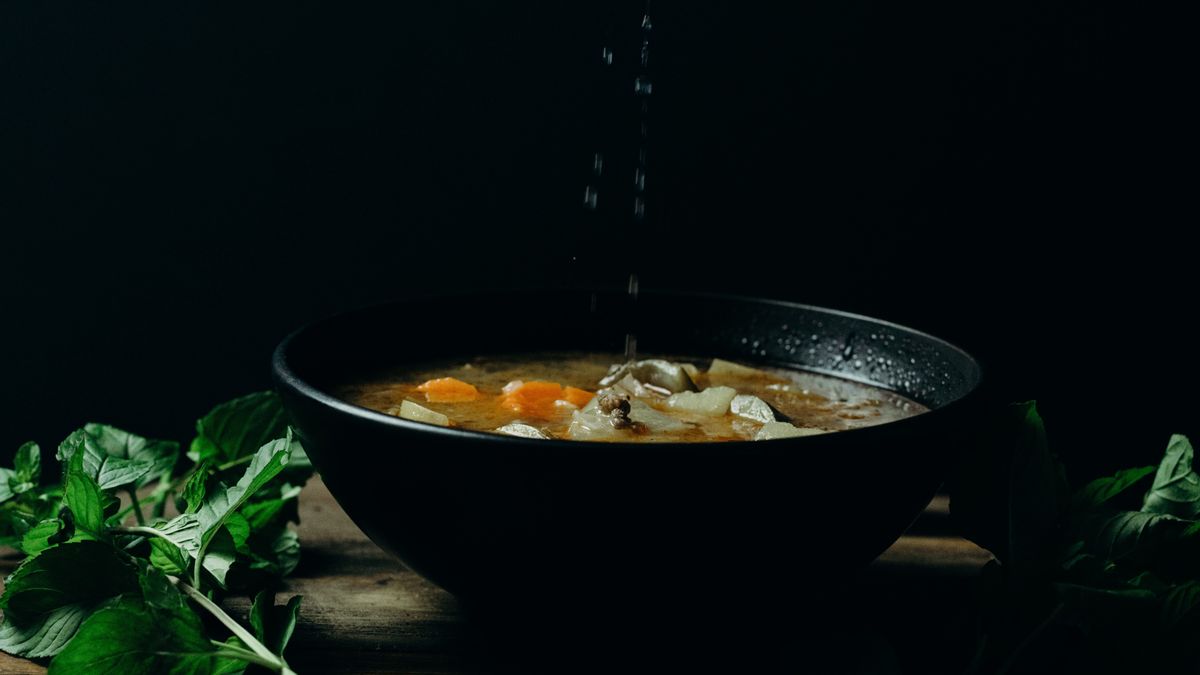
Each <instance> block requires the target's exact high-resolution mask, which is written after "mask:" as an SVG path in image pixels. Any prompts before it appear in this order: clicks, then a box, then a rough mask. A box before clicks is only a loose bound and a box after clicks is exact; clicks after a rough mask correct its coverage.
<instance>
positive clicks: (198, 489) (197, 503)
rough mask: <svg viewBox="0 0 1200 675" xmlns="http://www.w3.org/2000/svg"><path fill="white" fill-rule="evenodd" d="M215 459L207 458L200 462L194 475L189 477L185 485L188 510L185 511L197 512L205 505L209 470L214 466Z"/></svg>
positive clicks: (184, 493) (184, 495)
mask: <svg viewBox="0 0 1200 675" xmlns="http://www.w3.org/2000/svg"><path fill="white" fill-rule="evenodd" d="M212 464H213V461H212V460H211V459H205V460H203V461H202V462H200V464H199V466H197V467H196V470H195V471H193V472H192V475H191V476H189V477H188V479H187V483H184V485H183V499H184V501H185V502H187V510H186V511H185V513H195V512H197V511H199V510H200V507H201V506H203V505H204V495H206V494H207V493H208V480H209V475H208V473H209V470H210V469H211V468H212Z"/></svg>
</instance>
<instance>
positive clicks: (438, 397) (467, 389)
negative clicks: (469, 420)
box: [417, 377, 479, 403]
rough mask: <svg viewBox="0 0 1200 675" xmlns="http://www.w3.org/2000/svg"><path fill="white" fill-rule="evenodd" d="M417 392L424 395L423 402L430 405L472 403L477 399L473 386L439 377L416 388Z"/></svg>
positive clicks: (477, 394) (477, 393)
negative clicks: (427, 402)
mask: <svg viewBox="0 0 1200 675" xmlns="http://www.w3.org/2000/svg"><path fill="white" fill-rule="evenodd" d="M417 391H420V392H424V393H425V400H426V401H429V402H430V403H461V402H463V401H474V400H475V399H477V398H479V390H478V389H476V388H475V385H473V384H468V383H466V382H463V381H462V380H456V379H454V378H453V377H439V378H438V379H436V380H429V381H428V382H426V383H424V384H422V385H420V386H418V387H417Z"/></svg>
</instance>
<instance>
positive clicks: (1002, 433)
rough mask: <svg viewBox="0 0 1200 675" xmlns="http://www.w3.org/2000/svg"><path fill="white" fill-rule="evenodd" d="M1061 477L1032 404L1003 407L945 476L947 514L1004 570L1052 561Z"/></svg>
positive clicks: (1037, 569) (1024, 570)
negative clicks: (948, 483) (947, 478)
mask: <svg viewBox="0 0 1200 675" xmlns="http://www.w3.org/2000/svg"><path fill="white" fill-rule="evenodd" d="M1066 496H1067V495H1066V481H1065V479H1064V478H1063V475H1062V468H1061V465H1059V463H1058V461H1057V459H1056V458H1055V457H1054V456H1053V455H1052V454H1051V453H1050V451H1049V447H1048V445H1047V442H1046V430H1045V426H1044V425H1043V423H1042V418H1041V416H1040V415H1039V414H1038V411H1037V405H1036V404H1035V403H1034V402H1032V401H1029V402H1025V403H1017V404H1012V405H1010V406H1008V407H1007V408H1006V409H1004V410H1003V411H1002V412H1001V413H1000V415H999V416H998V417H997V419H995V420H994V421H993V423H991V424H988V425H985V429H984V430H983V434H982V437H981V439H980V442H979V447H978V448H976V449H975V450H974V451H973V452H972V453H970V454H969V455H968V458H967V460H966V461H965V462H963V463H962V464H961V465H960V466H959V468H958V470H957V471H956V474H955V476H954V477H953V478H952V480H951V489H950V515H951V518H952V519H953V521H954V522H955V523H956V524H957V527H958V528H959V530H960V531H961V532H963V534H964V536H966V537H967V538H968V539H970V540H972V541H974V542H975V543H977V544H979V545H980V546H982V547H984V548H986V549H988V550H990V551H991V552H992V553H993V554H995V555H996V557H997V558H999V559H1000V560H1001V561H1003V563H1004V565H1005V566H1006V567H1007V569H1008V570H1009V573H1010V574H1016V575H1020V576H1037V575H1039V574H1041V573H1043V572H1045V571H1046V570H1048V569H1049V568H1052V567H1054V566H1055V565H1056V562H1057V561H1056V560H1055V558H1054V556H1053V555H1052V554H1051V552H1053V551H1055V550H1057V545H1058V539H1059V535H1060V533H1059V531H1058V523H1059V521H1060V514H1061V512H1062V510H1063V508H1064V507H1065V505H1066Z"/></svg>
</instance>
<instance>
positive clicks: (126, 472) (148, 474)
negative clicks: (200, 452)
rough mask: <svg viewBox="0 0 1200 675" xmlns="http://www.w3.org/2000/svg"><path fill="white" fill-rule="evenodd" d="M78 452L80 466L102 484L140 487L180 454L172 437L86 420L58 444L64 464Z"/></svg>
mask: <svg viewBox="0 0 1200 675" xmlns="http://www.w3.org/2000/svg"><path fill="white" fill-rule="evenodd" d="M77 452H82V453H83V454H84V459H83V467H84V471H85V472H87V474H88V475H90V476H91V477H92V478H93V479H95V480H96V482H97V483H98V484H99V485H100V487H101V488H103V489H105V490H108V489H111V488H115V487H122V486H127V485H133V486H134V487H142V486H143V485H145V484H147V483H149V482H150V481H153V480H156V479H157V478H158V477H159V476H161V475H162V474H164V473H165V472H167V471H168V470H170V469H171V467H172V466H174V465H175V461H176V460H177V459H178V457H179V444H178V443H176V442H174V441H158V440H150V439H146V438H143V437H141V436H137V435H135V434H131V433H129V432H128V431H123V430H121V429H117V428H116V427H110V426H107V425H104V424H88V425H86V426H84V427H83V428H82V429H78V430H76V431H75V432H73V433H72V434H71V435H70V436H68V437H67V438H66V440H64V441H63V442H62V443H61V444H59V446H58V459H59V461H62V462H63V463H64V464H66V462H67V460H70V459H71V458H72V457H73V456H74V455H75V454H76V453H77Z"/></svg>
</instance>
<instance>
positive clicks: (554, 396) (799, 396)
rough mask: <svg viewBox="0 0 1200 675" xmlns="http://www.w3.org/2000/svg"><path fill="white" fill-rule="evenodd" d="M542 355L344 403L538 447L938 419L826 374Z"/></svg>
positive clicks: (460, 368) (438, 366)
mask: <svg viewBox="0 0 1200 675" xmlns="http://www.w3.org/2000/svg"><path fill="white" fill-rule="evenodd" d="M621 360H622V359H621V358H620V357H618V356H616V355H612V354H588V353H540V354H525V355H518V356H488V357H479V358H475V359H472V360H470V361H461V360H460V361H446V362H441V363H430V364H427V365H422V366H419V367H415V368H407V369H401V370H396V371H393V372H388V373H384V374H382V375H380V376H378V377H373V378H370V379H365V380H362V381H359V382H355V383H351V384H348V385H346V386H344V387H342V388H340V389H339V390H338V391H337V394H338V395H339V396H340V397H341V398H344V399H345V400H348V401H350V402H352V403H355V404H357V405H360V406H363V407H366V408H370V409H373V410H377V411H380V412H385V413H389V414H393V415H397V416H400V417H405V418H408V419H412V420H415V421H421V422H428V423H432V424H441V425H443V426H453V427H460V428H464V429H473V430H476V431H486V432H493V433H504V434H509V435H516V436H525V437H530V438H557V439H568V440H590V441H633V442H655V441H658V442H663V441H671V442H707V441H744V440H771V439H773V438H781V437H787V436H803V435H812V434H818V433H827V432H835V431H842V430H846V429H854V428H857V427H865V426H871V425H876V424H884V423H887V422H891V421H894V420H898V419H902V418H905V417H911V416H913V415H917V414H920V413H922V412H925V411H926V410H927V409H926V408H925V407H924V406H922V405H920V404H918V403H916V402H914V401H911V400H908V399H906V398H904V397H901V396H899V395H898V394H895V393H893V392H889V391H885V390H882V389H878V388H875V387H871V386H868V385H864V384H859V383H856V382H850V381H847V380H841V379H837V378H833V377H827V376H824V375H818V374H815V373H809V372H804V371H798V370H787V369H782V368H770V367H748V366H744V365H740V364H735V363H731V362H728V361H722V360H720V359H713V360H701V359H690V358H672V359H646V360H643V361H638V362H636V363H630V364H624V365H614V364H619V362H620V361H621Z"/></svg>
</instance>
